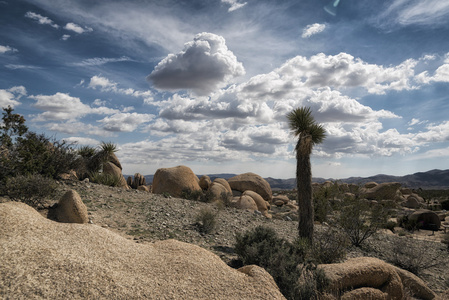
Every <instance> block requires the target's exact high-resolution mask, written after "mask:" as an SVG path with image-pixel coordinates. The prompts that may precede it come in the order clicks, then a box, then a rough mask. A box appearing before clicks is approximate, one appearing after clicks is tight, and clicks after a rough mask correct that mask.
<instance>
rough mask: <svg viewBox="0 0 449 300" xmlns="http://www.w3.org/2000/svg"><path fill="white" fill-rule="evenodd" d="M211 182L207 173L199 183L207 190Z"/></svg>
mask: <svg viewBox="0 0 449 300" xmlns="http://www.w3.org/2000/svg"><path fill="white" fill-rule="evenodd" d="M211 183H212V182H211V180H210V177H209V176H207V175H203V176H201V178H200V182H199V185H200V188H201V189H202V190H204V191H207V190H208V189H209V187H210V185H211Z"/></svg>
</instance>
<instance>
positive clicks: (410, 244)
mask: <svg viewBox="0 0 449 300" xmlns="http://www.w3.org/2000/svg"><path fill="white" fill-rule="evenodd" d="M431 247H432V245H431V243H430V244H429V242H418V241H416V240H410V239H407V238H401V239H399V240H398V241H396V242H395V243H394V245H393V248H392V251H388V252H387V254H388V257H387V260H388V261H389V262H390V263H392V264H393V265H395V266H397V267H399V268H402V269H404V270H407V271H410V272H412V273H414V274H416V275H420V274H421V273H422V271H424V270H426V269H428V268H431V267H434V266H436V265H439V264H441V263H443V262H442V261H441V258H442V257H441V256H442V255H440V254H432V253H434V252H433V251H426V249H430V248H431Z"/></svg>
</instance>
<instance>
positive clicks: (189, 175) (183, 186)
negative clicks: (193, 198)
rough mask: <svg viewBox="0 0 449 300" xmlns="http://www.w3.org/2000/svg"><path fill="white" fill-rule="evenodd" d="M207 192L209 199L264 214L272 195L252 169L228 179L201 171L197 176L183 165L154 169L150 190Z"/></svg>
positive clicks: (175, 192)
mask: <svg viewBox="0 0 449 300" xmlns="http://www.w3.org/2000/svg"><path fill="white" fill-rule="evenodd" d="M186 190H187V191H190V192H195V191H197V192H198V191H201V192H204V193H207V195H208V197H210V199H209V200H211V201H226V202H227V204H229V205H231V206H233V207H236V208H241V209H248V210H252V211H258V212H260V213H261V214H262V215H263V216H265V217H266V218H272V215H271V214H270V212H269V211H270V208H271V204H272V202H273V195H272V191H271V187H270V184H269V183H268V182H267V181H266V180H265V179H263V178H262V177H261V176H259V175H257V174H254V173H244V174H240V175H237V176H234V177H232V178H229V179H228V180H226V179H224V178H215V179H214V180H213V181H212V180H211V179H210V177H209V176H207V175H203V176H201V178H198V177H197V176H196V175H195V174H194V173H193V171H192V170H191V169H190V168H189V167H186V166H177V167H174V168H163V169H158V170H157V171H156V173H155V174H154V179H153V193H155V194H164V193H168V194H170V195H171V196H174V197H181V195H182V193H183V192H184V191H186Z"/></svg>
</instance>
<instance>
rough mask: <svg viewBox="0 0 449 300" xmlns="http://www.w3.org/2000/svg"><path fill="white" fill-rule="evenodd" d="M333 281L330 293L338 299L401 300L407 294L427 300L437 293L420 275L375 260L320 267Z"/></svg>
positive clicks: (329, 288)
mask: <svg viewBox="0 0 449 300" xmlns="http://www.w3.org/2000/svg"><path fill="white" fill-rule="evenodd" d="M318 268H321V269H322V270H323V271H324V273H325V275H326V277H327V278H328V279H329V286H328V288H327V292H328V293H330V294H331V295H335V296H336V297H335V299H337V297H338V296H339V295H341V298H338V299H348V300H349V299H379V300H380V299H397V300H402V299H404V296H405V291H406V290H407V292H408V293H410V294H411V296H413V297H417V298H418V299H423V300H432V299H437V296H436V294H435V293H434V292H433V291H432V290H431V289H429V287H428V286H427V285H426V284H425V283H424V281H422V280H421V279H420V278H418V277H417V276H416V275H414V274H412V273H410V272H408V271H405V270H402V269H400V268H398V267H395V266H393V265H390V264H388V263H386V262H384V261H382V260H380V259H377V258H373V257H357V258H351V259H348V260H347V261H345V262H343V263H339V264H328V265H319V266H318ZM330 299H331V298H330Z"/></svg>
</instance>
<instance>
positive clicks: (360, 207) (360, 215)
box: [337, 199, 388, 247]
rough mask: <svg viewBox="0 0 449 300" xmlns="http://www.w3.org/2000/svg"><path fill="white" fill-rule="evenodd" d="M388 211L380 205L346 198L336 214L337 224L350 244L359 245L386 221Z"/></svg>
mask: <svg viewBox="0 0 449 300" xmlns="http://www.w3.org/2000/svg"><path fill="white" fill-rule="evenodd" d="M387 219H388V211H387V210H386V209H385V208H384V207H382V206H381V205H374V206H373V207H370V205H369V204H368V203H367V202H365V201H360V200H358V199H346V200H345V201H344V202H343V205H342V207H341V211H340V213H339V215H338V216H337V224H338V226H339V227H340V228H341V229H342V231H343V232H344V233H345V234H346V235H347V236H348V238H349V240H350V241H351V243H352V245H354V246H357V247H358V246H360V245H361V244H362V243H363V242H364V241H365V240H366V239H368V238H370V237H371V236H372V235H373V234H375V233H376V232H377V231H378V230H379V229H380V228H382V226H383V225H384V224H385V223H386V222H387Z"/></svg>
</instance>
